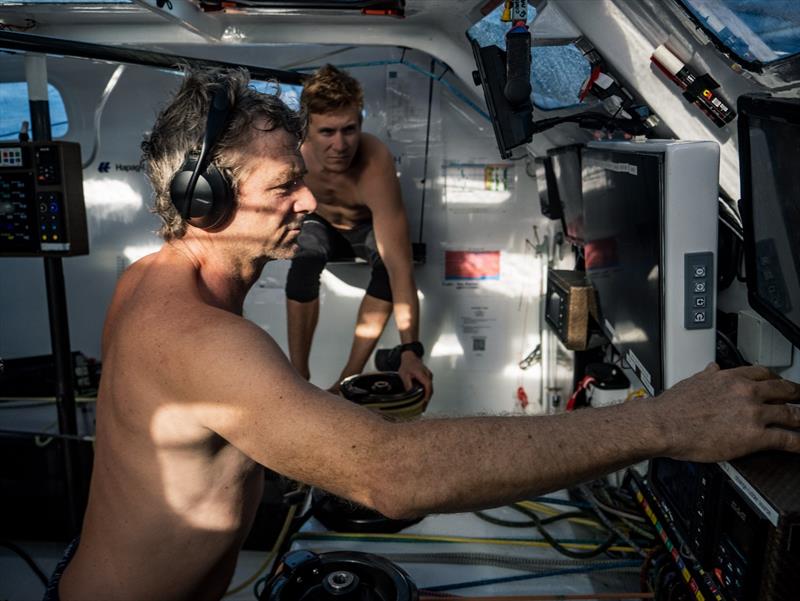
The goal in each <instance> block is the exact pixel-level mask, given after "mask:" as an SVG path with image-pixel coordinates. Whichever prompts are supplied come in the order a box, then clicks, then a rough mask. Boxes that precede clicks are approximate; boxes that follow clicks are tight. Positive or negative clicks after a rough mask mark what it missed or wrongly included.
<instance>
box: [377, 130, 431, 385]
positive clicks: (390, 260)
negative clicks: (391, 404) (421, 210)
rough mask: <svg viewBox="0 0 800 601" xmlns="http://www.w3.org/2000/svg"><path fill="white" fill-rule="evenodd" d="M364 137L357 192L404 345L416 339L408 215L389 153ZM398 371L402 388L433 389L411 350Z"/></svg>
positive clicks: (415, 298)
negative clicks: (366, 157)
mask: <svg viewBox="0 0 800 601" xmlns="http://www.w3.org/2000/svg"><path fill="white" fill-rule="evenodd" d="M368 140H369V142H368V143H369V145H370V147H372V146H374V148H371V150H370V152H371V155H370V156H371V159H370V165H369V167H368V168H367V171H366V172H365V174H364V176H363V181H362V182H361V193H362V194H363V197H364V198H365V199H366V201H367V205H368V206H369V208H370V211H371V212H372V223H373V227H374V230H375V241H376V243H377V245H378V252H379V253H380V255H381V259H382V260H383V263H384V265H385V266H386V271H387V272H388V274H389V283H390V285H391V288H392V303H393V309H394V319H395V322H396V324H397V330H398V332H399V334H400V342H401V343H404V344H405V343H408V342H414V341H417V340H419V299H418V297H417V285H416V283H415V282H414V265H413V260H412V252H411V240H410V236H409V231H408V217H407V216H406V210H405V206H404V205H403V200H402V198H401V195H400V182H399V181H398V179H397V174H396V173H395V165H394V159H393V157H392V155H391V153H390V152H389V150H388V148H386V146H384V145H383V144H382V143H381V142H379V141H378V140H377V139H374V138H372V139H368ZM399 373H400V377H401V378H402V379H403V383H404V384H405V385H406V388H410V387H411V381H412V380H417V381H418V382H420V384H422V385H423V386H424V387H425V393H426V395H425V400H428V399H429V398H430V396H431V394H432V392H433V387H432V375H431V372H430V371H429V370H428V368H427V367H425V365H424V363H423V362H422V360H421V359H420V358H419V357H417V356H416V355H415V354H414V353H413V352H412V351H405V352H404V353H403V354H402V356H401V363H400V369H399Z"/></svg>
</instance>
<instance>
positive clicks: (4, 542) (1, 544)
mask: <svg viewBox="0 0 800 601" xmlns="http://www.w3.org/2000/svg"><path fill="white" fill-rule="evenodd" d="M0 547H5V548H6V549H11V550H12V551H13V552H14V553H16V554H17V555H19V556H20V557H21V558H22V559H23V561H24V562H25V563H27V564H28V567H29V568H30V569H31V570H33V573H34V574H36V577H37V578H38V579H39V580H41V582H42V584H43V585H44V586H45V587H46V586H47V582H48V578H47V575H46V574H45V573H44V572H43V571H42V568H40V567H39V565H38V564H37V563H36V562H35V561H34V560H33V557H31V556H30V555H29V554H28V552H27V551H25V549H23V548H22V547H20V546H19V545H16V544H14V543H12V542H11V541H8V540H4V539H0Z"/></svg>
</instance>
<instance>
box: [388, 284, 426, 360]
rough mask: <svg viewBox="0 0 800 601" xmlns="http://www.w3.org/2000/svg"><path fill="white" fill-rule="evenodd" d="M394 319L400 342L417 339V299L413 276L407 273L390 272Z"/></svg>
mask: <svg viewBox="0 0 800 601" xmlns="http://www.w3.org/2000/svg"><path fill="white" fill-rule="evenodd" d="M390 282H391V287H392V304H393V309H394V320H395V323H396V324H397V331H398V333H399V334H400V342H401V343H403V344H405V343H408V342H414V341H415V340H419V299H418V298H417V286H416V284H415V283H414V276H413V275H412V274H411V273H410V272H409V273H401V274H399V275H396V276H395V275H394V274H391V273H390Z"/></svg>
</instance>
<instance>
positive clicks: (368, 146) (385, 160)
mask: <svg viewBox="0 0 800 601" xmlns="http://www.w3.org/2000/svg"><path fill="white" fill-rule="evenodd" d="M359 150H360V152H361V155H362V156H363V158H364V167H365V168H366V169H368V170H370V169H375V170H380V172H383V170H384V169H386V168H391V170H392V172H394V156H393V155H392V153H391V151H390V150H389V147H388V146H387V145H386V143H385V142H383V141H382V140H381V139H380V138H378V137H377V136H374V135H372V134H369V133H367V132H362V134H361V142H360V149H359Z"/></svg>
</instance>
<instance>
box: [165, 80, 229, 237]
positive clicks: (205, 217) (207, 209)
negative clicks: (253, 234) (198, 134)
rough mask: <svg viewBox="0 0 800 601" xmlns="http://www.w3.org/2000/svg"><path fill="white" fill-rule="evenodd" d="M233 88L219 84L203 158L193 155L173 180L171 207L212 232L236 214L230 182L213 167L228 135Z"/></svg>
mask: <svg viewBox="0 0 800 601" xmlns="http://www.w3.org/2000/svg"><path fill="white" fill-rule="evenodd" d="M229 90H230V86H229V85H228V82H227V81H225V80H221V81H220V82H219V88H218V89H217V91H216V92H215V93H214V97H213V99H212V101H211V105H210V107H209V109H208V119H207V120H206V131H205V134H204V135H203V146H202V148H201V149H200V154H199V155H197V154H196V153H190V154H189V155H188V156H187V157H186V160H185V161H184V162H183V165H181V168H180V171H178V172H177V173H176V174H175V176H174V177H173V178H172V182H171V183H170V187H169V193H170V198H171V199H172V204H173V205H174V206H175V208H176V209H177V211H178V212H179V213H180V215H181V217H183V218H184V219H185V220H186V221H187V222H188V223H189V224H190V225H192V226H194V227H197V228H200V229H204V230H213V229H215V228H218V227H220V226H222V225H223V224H224V223H225V222H226V221H227V220H228V218H229V217H230V216H231V213H232V212H233V206H234V195H233V189H232V187H231V183H230V182H229V181H228V178H227V177H225V175H224V174H223V173H222V172H221V171H220V170H219V169H217V168H216V167H215V166H214V165H212V164H211V159H212V157H213V151H214V145H215V144H216V143H217V141H218V140H219V139H220V137H221V136H222V133H223V132H224V131H225V126H226V125H227V123H228V115H229V113H230V100H229V98H228V94H229Z"/></svg>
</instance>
